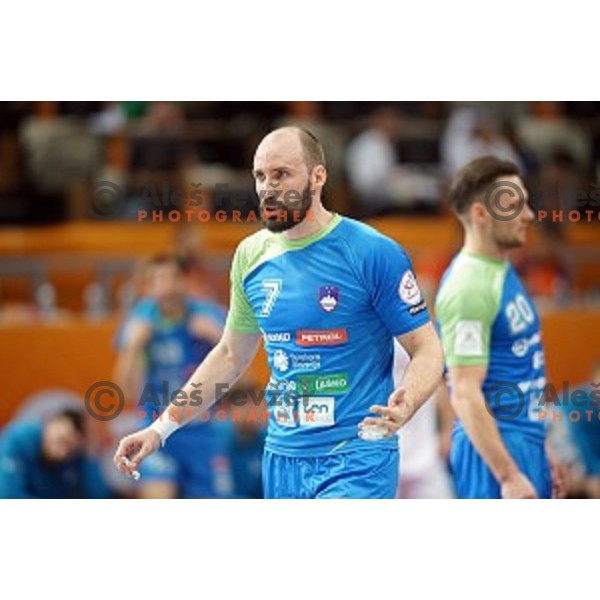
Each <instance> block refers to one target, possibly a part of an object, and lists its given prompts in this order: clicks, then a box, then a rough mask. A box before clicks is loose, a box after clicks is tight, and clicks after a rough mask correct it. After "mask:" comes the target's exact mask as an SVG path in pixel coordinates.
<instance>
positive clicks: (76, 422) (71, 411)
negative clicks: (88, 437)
mask: <svg viewBox="0 0 600 600" xmlns="http://www.w3.org/2000/svg"><path fill="white" fill-rule="evenodd" d="M51 419H67V420H68V421H70V422H71V425H72V426H73V429H75V431H76V432H77V433H78V434H79V435H84V434H85V422H84V418H83V413H82V412H81V411H79V410H77V409H75V408H65V409H63V410H61V411H60V412H58V413H56V414H55V415H53V416H52V417H51Z"/></svg>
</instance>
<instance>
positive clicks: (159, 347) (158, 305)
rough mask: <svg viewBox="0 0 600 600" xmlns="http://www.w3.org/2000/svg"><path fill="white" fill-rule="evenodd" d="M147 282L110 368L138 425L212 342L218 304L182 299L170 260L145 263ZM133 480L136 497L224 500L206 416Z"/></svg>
mask: <svg viewBox="0 0 600 600" xmlns="http://www.w3.org/2000/svg"><path fill="white" fill-rule="evenodd" d="M147 283H148V296H147V297H145V298H143V299H141V300H140V301H139V302H138V303H137V304H136V305H135V306H134V308H133V309H132V312H131V314H130V315H129V317H128V318H127V320H126V323H125V326H124V328H123V330H122V332H121V333H120V335H119V340H118V346H119V356H118V361H117V365H116V380H117V381H118V382H119V383H120V385H121V387H122V389H123V390H124V391H125V392H126V395H127V396H128V397H129V398H135V399H136V404H137V409H138V410H139V415H140V420H141V422H142V423H143V424H144V425H149V424H150V423H151V422H152V421H153V420H154V419H155V418H157V417H158V415H160V413H162V411H163V410H164V408H165V406H167V404H168V401H169V399H170V397H171V394H174V393H175V392H176V391H177V390H178V389H179V387H180V386H181V385H182V384H183V383H184V382H185V381H186V380H187V379H188V377H189V376H190V374H191V373H192V372H193V371H194V369H195V368H196V366H197V365H198V363H199V362H201V361H202V360H203V359H204V357H205V356H206V355H207V354H208V353H209V352H210V350H211V349H212V348H213V347H214V346H215V344H216V343H217V342H218V341H219V339H220V337H221V333H222V330H223V324H224V311H223V310H222V309H221V308H220V307H219V306H218V305H216V304H214V303H212V302H207V301H200V300H196V299H194V298H191V297H189V296H188V295H187V294H186V288H185V279H184V272H183V268H182V265H181V263H180V261H179V260H178V259H177V258H175V257H173V256H170V255H163V256H158V257H156V258H155V259H153V260H152V261H151V262H150V264H149V266H148V269H147ZM165 390H166V391H165ZM165 396H166V398H167V400H166V401H165ZM203 408H204V407H203ZM141 475H142V479H141V481H140V495H141V497H144V498H175V497H178V496H180V497H185V498H213V497H227V496H229V495H230V493H231V491H232V487H231V474H230V472H229V465H228V461H227V457H226V449H225V447H224V441H223V439H222V436H221V435H220V433H219V429H218V428H217V427H216V426H215V423H214V421H213V419H212V418H209V419H207V420H205V421H201V420H194V421H193V422H192V423H191V424H190V426H189V427H186V428H185V430H184V431H183V432H182V434H181V435H178V436H176V437H175V438H174V439H173V442H172V443H171V444H169V446H168V447H166V448H165V449H164V450H163V451H161V452H159V453H157V454H155V455H153V456H152V457H151V458H150V459H149V460H147V461H146V462H145V463H144V467H143V469H142V473H141Z"/></svg>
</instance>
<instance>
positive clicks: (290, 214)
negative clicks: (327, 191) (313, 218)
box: [261, 182, 312, 233]
mask: <svg viewBox="0 0 600 600" xmlns="http://www.w3.org/2000/svg"><path fill="white" fill-rule="evenodd" d="M266 204H267V203H266V202H263V203H262V206H261V208H262V211H264V208H265V205H266ZM294 204H296V202H294ZM311 206H312V190H311V189H310V182H308V183H307V184H306V187H305V188H304V190H303V191H302V195H301V197H300V206H299V207H298V206H294V207H289V206H286V205H285V203H284V202H274V203H272V204H269V208H273V209H275V210H277V214H276V215H274V216H273V217H270V218H265V216H264V212H263V223H264V225H265V227H266V228H267V229H268V230H269V231H272V232H273V233H281V232H282V231H287V230H288V229H291V228H292V227H294V226H295V225H298V224H299V223H302V221H304V219H306V215H307V214H308V211H309V210H310V209H311ZM262 211H261V212H262Z"/></svg>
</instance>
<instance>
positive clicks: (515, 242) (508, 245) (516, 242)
mask: <svg viewBox="0 0 600 600" xmlns="http://www.w3.org/2000/svg"><path fill="white" fill-rule="evenodd" d="M493 237H494V242H495V243H496V246H498V248H500V249H501V250H514V249H516V248H521V247H522V246H524V245H525V241H524V240H523V239H521V238H520V237H519V236H518V235H517V234H514V233H504V232H503V233H500V232H498V231H496V232H494V234H493Z"/></svg>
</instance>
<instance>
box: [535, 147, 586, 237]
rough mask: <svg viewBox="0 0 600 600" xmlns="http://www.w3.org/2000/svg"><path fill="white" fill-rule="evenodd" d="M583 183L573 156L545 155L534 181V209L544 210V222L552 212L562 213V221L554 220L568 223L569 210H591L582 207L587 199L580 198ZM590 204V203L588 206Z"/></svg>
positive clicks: (559, 222)
mask: <svg viewBox="0 0 600 600" xmlns="http://www.w3.org/2000/svg"><path fill="white" fill-rule="evenodd" d="M583 187H584V183H583V180H582V178H581V176H580V171H579V169H578V166H577V163H576V161H575V159H574V157H573V156H572V155H571V154H569V153H568V152H565V151H556V152H555V153H553V154H551V155H550V156H548V158H547V159H545V160H544V162H543V163H542V164H541V166H540V169H539V173H538V176H537V179H536V185H535V186H534V189H533V190H532V191H533V192H534V198H533V201H534V207H535V208H536V209H537V210H543V211H546V213H547V216H546V217H545V219H544V221H542V223H544V222H549V221H551V219H552V214H553V211H562V213H563V218H562V219H561V220H560V221H559V220H557V221H556V224H557V225H558V226H560V224H561V223H567V222H568V219H567V214H568V212H569V211H571V210H573V209H575V208H578V204H580V205H582V206H581V208H582V209H584V210H585V208H590V207H589V206H587V207H586V206H585V204H586V203H587V202H586V199H585V197H582V192H583ZM588 204H589V203H588Z"/></svg>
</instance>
